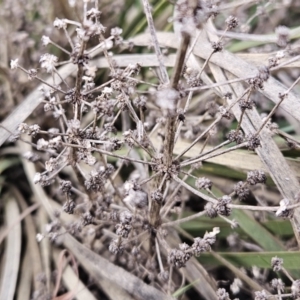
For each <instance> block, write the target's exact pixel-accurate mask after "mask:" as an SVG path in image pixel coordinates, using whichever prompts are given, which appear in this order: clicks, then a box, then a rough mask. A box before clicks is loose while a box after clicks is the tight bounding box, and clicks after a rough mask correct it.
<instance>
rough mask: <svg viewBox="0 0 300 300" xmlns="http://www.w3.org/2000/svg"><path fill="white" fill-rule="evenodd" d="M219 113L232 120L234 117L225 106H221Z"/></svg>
mask: <svg viewBox="0 0 300 300" xmlns="http://www.w3.org/2000/svg"><path fill="white" fill-rule="evenodd" d="M219 113H220V114H221V115H222V117H223V118H225V119H228V120H230V119H231V118H232V114H231V113H230V112H229V111H227V109H226V108H225V107H224V106H220V107H219Z"/></svg>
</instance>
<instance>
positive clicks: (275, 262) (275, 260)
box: [271, 256, 283, 272]
mask: <svg viewBox="0 0 300 300" xmlns="http://www.w3.org/2000/svg"><path fill="white" fill-rule="evenodd" d="M282 264H283V259H282V258H279V257H277V256H275V257H272V260H271V266H272V269H273V271H275V272H278V271H280V270H281V268H282Z"/></svg>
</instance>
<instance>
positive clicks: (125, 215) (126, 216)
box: [119, 210, 132, 224]
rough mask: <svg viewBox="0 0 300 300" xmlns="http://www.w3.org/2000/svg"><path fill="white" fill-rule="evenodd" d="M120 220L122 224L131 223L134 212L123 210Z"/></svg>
mask: <svg viewBox="0 0 300 300" xmlns="http://www.w3.org/2000/svg"><path fill="white" fill-rule="evenodd" d="M119 220H120V222H121V223H122V224H130V223H131V221H132V213H131V212H130V211H128V210H123V211H122V212H120V214H119Z"/></svg>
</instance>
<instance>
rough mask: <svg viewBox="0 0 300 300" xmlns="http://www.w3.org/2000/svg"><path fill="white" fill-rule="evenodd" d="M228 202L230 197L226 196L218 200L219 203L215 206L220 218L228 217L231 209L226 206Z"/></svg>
mask: <svg viewBox="0 0 300 300" xmlns="http://www.w3.org/2000/svg"><path fill="white" fill-rule="evenodd" d="M230 202H231V197H230V196H228V195H224V196H223V197H221V198H219V202H218V203H217V206H216V210H217V213H218V214H219V215H222V216H227V217H228V216H230V214H231V208H229V207H228V206H227V205H228V204H229V203H230Z"/></svg>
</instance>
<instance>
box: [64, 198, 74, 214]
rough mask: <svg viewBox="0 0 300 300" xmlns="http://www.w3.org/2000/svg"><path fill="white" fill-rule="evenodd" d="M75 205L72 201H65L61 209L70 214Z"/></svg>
mask: <svg viewBox="0 0 300 300" xmlns="http://www.w3.org/2000/svg"><path fill="white" fill-rule="evenodd" d="M75 207H76V203H75V202H74V201H67V202H65V204H64V205H63V211H64V212H66V213H67V214H70V215H72V214H73V213H74V209H75Z"/></svg>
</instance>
